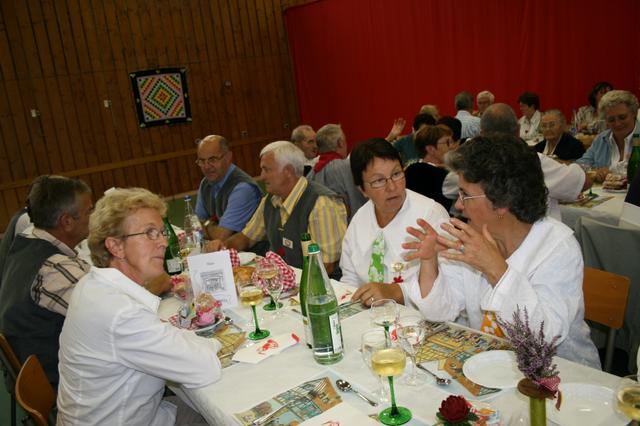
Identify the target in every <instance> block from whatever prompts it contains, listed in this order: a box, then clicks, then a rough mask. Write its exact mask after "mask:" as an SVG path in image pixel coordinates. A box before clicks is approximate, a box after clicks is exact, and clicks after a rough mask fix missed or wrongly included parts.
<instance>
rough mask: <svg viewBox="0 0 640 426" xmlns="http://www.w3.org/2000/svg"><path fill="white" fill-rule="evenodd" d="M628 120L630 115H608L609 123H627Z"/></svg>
mask: <svg viewBox="0 0 640 426" xmlns="http://www.w3.org/2000/svg"><path fill="white" fill-rule="evenodd" d="M627 118H629V114H620V115H608V116H607V118H606V120H607V123H615V122H616V121H625V120H626V119H627Z"/></svg>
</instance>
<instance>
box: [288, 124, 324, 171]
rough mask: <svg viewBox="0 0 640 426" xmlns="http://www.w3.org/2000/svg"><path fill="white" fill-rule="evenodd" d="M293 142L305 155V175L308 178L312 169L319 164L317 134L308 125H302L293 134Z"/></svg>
mask: <svg viewBox="0 0 640 426" xmlns="http://www.w3.org/2000/svg"><path fill="white" fill-rule="evenodd" d="M291 142H293V143H294V144H295V145H296V146H297V147H298V148H300V149H301V150H302V152H303V153H304V158H305V162H304V173H303V175H304V176H306V175H308V174H309V172H310V171H311V168H312V167H313V166H315V165H316V163H317V162H318V144H317V143H316V132H315V131H314V130H313V127H311V126H309V125H308V124H301V125H299V126H298V127H296V128H295V129H293V131H292V132H291Z"/></svg>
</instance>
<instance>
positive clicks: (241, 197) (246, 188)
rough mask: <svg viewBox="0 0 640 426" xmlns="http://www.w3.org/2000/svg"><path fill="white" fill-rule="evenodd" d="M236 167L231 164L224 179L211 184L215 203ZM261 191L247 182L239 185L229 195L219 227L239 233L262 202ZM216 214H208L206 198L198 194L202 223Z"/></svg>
mask: <svg viewBox="0 0 640 426" xmlns="http://www.w3.org/2000/svg"><path fill="white" fill-rule="evenodd" d="M235 168H236V165H235V164H231V166H230V167H229V169H228V170H227V173H225V175H224V177H223V178H222V179H221V180H220V181H218V182H211V186H210V187H209V188H210V189H211V200H212V201H213V202H215V201H214V200H215V199H216V195H218V192H219V191H220V189H221V188H222V186H223V185H224V184H225V182H227V179H229V176H230V175H231V173H232V172H233V171H234V170H235ZM260 197H262V194H260V190H259V189H258V188H257V187H255V186H253V185H249V184H248V183H246V182H240V183H238V184H237V185H236V186H235V187H234V188H233V189H232V190H231V193H230V194H229V199H228V201H227V207H226V208H225V210H224V213H223V214H222V217H220V218H218V226H220V227H222V228H225V229H229V230H231V231H233V232H239V231H240V230H241V229H242V228H243V227H244V226H245V225H246V223H247V222H248V221H249V219H250V218H251V215H252V214H253V212H254V211H255V209H256V207H257V206H258V202H259V201H260ZM213 214H215V212H213V211H212V212H208V211H207V207H205V205H204V197H203V196H202V195H201V194H198V201H196V215H197V216H198V218H199V219H200V220H201V221H205V220H207V219H209V218H210V217H211V216H212V215H213Z"/></svg>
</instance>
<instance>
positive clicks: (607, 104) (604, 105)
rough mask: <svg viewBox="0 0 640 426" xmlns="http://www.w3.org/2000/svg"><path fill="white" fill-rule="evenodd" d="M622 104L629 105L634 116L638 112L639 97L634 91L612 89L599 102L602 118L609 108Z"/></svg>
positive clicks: (599, 111)
mask: <svg viewBox="0 0 640 426" xmlns="http://www.w3.org/2000/svg"><path fill="white" fill-rule="evenodd" d="M620 104H625V105H626V106H628V107H629V109H630V110H631V113H632V114H633V115H634V116H636V115H637V114H638V98H636V97H635V95H634V94H633V93H631V92H628V91H626V90H611V91H609V92H607V93H605V94H604V95H603V96H602V98H600V103H599V104H598V113H599V114H600V118H604V116H605V114H606V113H607V111H608V110H610V109H611V108H613V107H615V106H618V105H620Z"/></svg>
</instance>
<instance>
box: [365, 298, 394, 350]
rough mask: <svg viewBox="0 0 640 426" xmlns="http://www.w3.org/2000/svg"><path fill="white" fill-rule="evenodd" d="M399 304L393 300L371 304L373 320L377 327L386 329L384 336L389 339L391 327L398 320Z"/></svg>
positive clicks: (377, 301) (382, 300)
mask: <svg viewBox="0 0 640 426" xmlns="http://www.w3.org/2000/svg"><path fill="white" fill-rule="evenodd" d="M398 312H399V311H398V304H397V303H396V302H395V300H392V299H380V300H376V301H374V302H373V303H372V304H371V310H370V311H369V313H370V314H371V320H372V321H373V323H374V324H375V325H381V326H382V327H384V334H385V336H387V340H388V341H389V342H390V341H391V339H390V338H389V327H390V326H391V324H394V323H395V322H396V321H397V320H398Z"/></svg>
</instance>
